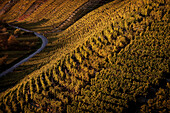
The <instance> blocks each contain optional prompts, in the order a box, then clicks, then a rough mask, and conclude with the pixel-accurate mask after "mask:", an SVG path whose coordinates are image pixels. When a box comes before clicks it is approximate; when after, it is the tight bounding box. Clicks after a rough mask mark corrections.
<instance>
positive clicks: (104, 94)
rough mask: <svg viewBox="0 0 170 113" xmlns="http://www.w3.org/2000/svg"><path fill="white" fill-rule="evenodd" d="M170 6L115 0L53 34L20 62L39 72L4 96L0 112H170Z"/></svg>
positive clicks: (148, 0) (152, 1)
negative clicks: (33, 52) (29, 57)
mask: <svg viewBox="0 0 170 113" xmlns="http://www.w3.org/2000/svg"><path fill="white" fill-rule="evenodd" d="M169 5H170V4H169V1H166V0H159V1H156V0H132V1H130V0H124V1H119V0H118V1H113V2H111V3H108V4H106V5H104V6H102V7H100V8H98V9H96V10H94V11H92V12H90V13H89V14H87V15H86V16H84V17H83V18H81V19H80V20H78V21H77V22H75V23H74V24H73V25H72V26H70V27H69V28H68V29H66V30H65V31H63V32H61V33H60V34H57V33H49V34H45V36H47V38H48V39H49V42H50V43H49V44H48V45H47V48H46V49H44V50H43V51H42V53H40V54H37V55H36V56H35V57H33V58H32V59H30V61H29V62H27V63H25V64H23V65H21V67H20V68H19V69H22V68H23V69H31V68H36V69H35V71H34V72H33V73H31V74H29V75H27V74H26V75H27V76H25V77H24V78H23V79H22V80H21V81H20V82H19V83H17V84H16V85H15V86H14V87H12V88H10V89H8V90H6V91H4V92H2V93H1V94H0V95H1V96H0V110H1V111H0V112H68V113H72V112H127V113H129V112H131V113H134V112H143V113H147V112H164V113H165V112H168V111H169V109H170V108H169V105H170V100H169V91H170V90H169V89H170V84H169V63H170V60H169V56H170V52H169V49H170V46H169V43H170V39H169V38H170V36H169V35H170V34H169V29H170V26H169V9H170V8H169ZM47 24H48V23H47ZM50 47H51V48H50ZM47 59H48V60H47ZM41 60H43V61H41ZM42 62H44V64H45V65H44V66H43V67H41V66H40V67H38V64H39V65H42V64H41V63H42ZM33 64H36V66H37V67H32V66H31V65H33ZM26 66H28V67H26ZM16 70H17V69H16ZM11 76H12V75H11Z"/></svg>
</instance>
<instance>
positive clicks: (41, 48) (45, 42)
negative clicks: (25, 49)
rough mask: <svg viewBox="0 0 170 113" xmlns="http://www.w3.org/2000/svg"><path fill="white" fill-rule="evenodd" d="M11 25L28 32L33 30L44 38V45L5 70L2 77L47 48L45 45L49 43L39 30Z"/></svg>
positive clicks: (0, 75)
mask: <svg viewBox="0 0 170 113" xmlns="http://www.w3.org/2000/svg"><path fill="white" fill-rule="evenodd" d="M9 26H11V27H14V28H17V29H21V30H23V31H26V32H32V33H34V34H35V35H36V36H37V37H39V38H41V40H42V45H41V47H40V48H39V49H38V50H37V51H35V52H34V53H32V54H31V55H29V56H28V57H27V58H24V59H23V60H21V61H20V62H18V63H16V64H15V65H13V66H12V67H10V68H9V69H7V70H5V71H3V72H2V73H0V77H2V76H4V75H6V74H7V73H9V72H12V71H13V70H14V69H15V68H17V67H18V66H19V65H21V64H22V63H24V62H26V61H28V59H30V58H32V57H33V56H34V55H36V54H37V53H39V52H40V51H41V50H43V49H44V48H45V46H46V45H47V43H48V40H47V38H46V37H45V36H43V35H41V34H39V33H37V32H34V31H30V30H27V29H23V28H20V27H17V26H12V25H9Z"/></svg>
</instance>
